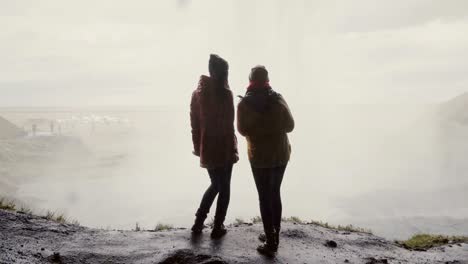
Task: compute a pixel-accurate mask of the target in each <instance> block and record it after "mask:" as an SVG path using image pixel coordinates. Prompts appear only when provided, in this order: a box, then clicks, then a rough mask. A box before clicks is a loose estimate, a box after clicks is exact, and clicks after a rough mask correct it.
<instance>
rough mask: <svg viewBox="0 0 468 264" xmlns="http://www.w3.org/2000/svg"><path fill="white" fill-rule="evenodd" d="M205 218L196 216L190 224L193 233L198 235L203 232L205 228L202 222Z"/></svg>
mask: <svg viewBox="0 0 468 264" xmlns="http://www.w3.org/2000/svg"><path fill="white" fill-rule="evenodd" d="M205 218H206V217H205ZM205 218H203V217H198V216H197V218H195V223H194V224H193V226H192V233H193V234H195V235H198V234H201V233H202V232H203V228H205V225H204V224H203V223H204V222H205Z"/></svg>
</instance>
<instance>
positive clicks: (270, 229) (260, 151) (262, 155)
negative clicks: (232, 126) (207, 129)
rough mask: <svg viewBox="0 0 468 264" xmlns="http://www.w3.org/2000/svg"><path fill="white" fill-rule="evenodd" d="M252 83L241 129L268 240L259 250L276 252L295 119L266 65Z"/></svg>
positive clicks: (240, 117) (244, 100)
mask: <svg viewBox="0 0 468 264" xmlns="http://www.w3.org/2000/svg"><path fill="white" fill-rule="evenodd" d="M249 79H250V85H249V87H248V88H247V92H246V94H245V96H244V97H243V98H242V99H241V101H240V102H239V105H238V109H237V129H238V131H239V133H240V134H241V135H243V136H245V138H246V139H247V144H248V156H249V161H250V165H251V167H252V173H253V176H254V179H255V185H256V187H257V191H258V197H259V201H260V213H261V216H262V221H263V228H264V231H265V235H264V236H260V239H262V240H264V241H265V244H263V245H260V246H259V247H258V248H257V250H258V251H259V252H260V253H262V254H265V255H272V254H274V253H275V252H276V251H277V250H278V245H279V233H280V229H281V214H282V204H281V193H280V188H281V182H282V180H283V175H284V172H285V170H286V166H287V164H288V161H289V157H290V155H291V145H290V143H289V140H288V135H287V133H289V132H291V131H293V129H294V119H293V117H292V115H291V111H290V110H289V107H288V105H287V103H286V101H285V100H284V98H283V97H282V96H281V95H280V94H279V93H277V92H275V91H274V90H273V89H272V88H271V87H270V85H269V77H268V71H267V70H266V68H265V67H264V66H256V67H254V68H253V69H252V70H251V73H250V76H249Z"/></svg>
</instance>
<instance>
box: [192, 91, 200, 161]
mask: <svg viewBox="0 0 468 264" xmlns="http://www.w3.org/2000/svg"><path fill="white" fill-rule="evenodd" d="M190 124H191V127H192V142H193V152H194V154H195V155H197V156H199V155H200V105H199V103H198V94H197V93H196V92H194V93H193V94H192V100H191V102H190Z"/></svg>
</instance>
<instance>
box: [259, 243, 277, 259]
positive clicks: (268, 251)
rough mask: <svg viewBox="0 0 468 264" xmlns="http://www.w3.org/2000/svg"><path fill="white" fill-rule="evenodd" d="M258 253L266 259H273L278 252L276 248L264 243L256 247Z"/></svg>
mask: <svg viewBox="0 0 468 264" xmlns="http://www.w3.org/2000/svg"><path fill="white" fill-rule="evenodd" d="M257 251H258V253H260V254H262V255H264V256H267V257H274V256H275V253H276V252H277V251H278V246H276V245H272V244H269V243H264V244H262V245H260V246H258V247H257Z"/></svg>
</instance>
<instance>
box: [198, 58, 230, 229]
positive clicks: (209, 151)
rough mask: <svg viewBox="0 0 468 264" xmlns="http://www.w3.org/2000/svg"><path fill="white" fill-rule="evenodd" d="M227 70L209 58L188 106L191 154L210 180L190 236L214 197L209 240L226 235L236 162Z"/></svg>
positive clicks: (223, 62) (223, 65)
mask: <svg viewBox="0 0 468 264" xmlns="http://www.w3.org/2000/svg"><path fill="white" fill-rule="evenodd" d="M228 69H229V66H228V63H227V62H226V61H225V60H224V59H222V58H221V57H219V56H217V55H213V54H212V55H210V60H209V72H210V76H209V77H208V76H205V75H202V76H201V77H200V82H199V84H198V87H197V89H196V90H195V91H194V92H193V94H192V101H191V104H190V121H191V126H192V141H193V148H194V150H193V153H194V154H195V155H196V156H199V157H200V166H201V167H202V168H206V169H207V170H208V174H209V176H210V180H211V184H210V186H209V187H208V189H207V190H206V191H205V194H204V195H203V198H202V200H201V203H200V207H199V208H198V210H197V213H196V219H195V223H194V225H193V227H192V232H193V233H195V234H199V233H201V232H202V230H203V227H204V225H203V223H204V221H205V219H206V217H207V214H208V212H209V211H210V208H211V205H212V204H213V202H214V199H215V198H216V196H217V195H218V201H217V205H216V213H215V218H214V225H213V230H212V232H211V237H212V238H219V237H222V236H223V235H225V234H226V232H227V231H226V228H225V227H224V225H223V223H224V219H225V218H226V213H227V208H228V206H229V199H230V189H231V186H230V185H231V173H232V167H233V164H234V163H236V162H237V161H238V159H239V158H238V153H237V139H236V136H235V134H234V102H233V96H232V92H231V90H229V85H228Z"/></svg>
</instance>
